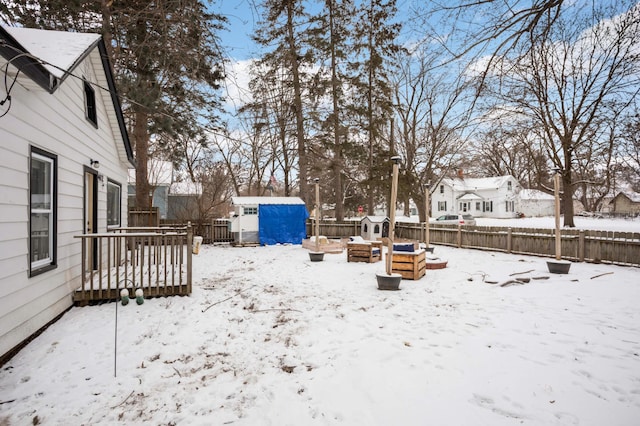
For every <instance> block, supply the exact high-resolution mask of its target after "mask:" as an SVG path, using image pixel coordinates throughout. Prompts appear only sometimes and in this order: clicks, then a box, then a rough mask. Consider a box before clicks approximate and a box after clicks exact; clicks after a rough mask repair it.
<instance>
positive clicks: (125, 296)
mask: <svg viewBox="0 0 640 426" xmlns="http://www.w3.org/2000/svg"><path fill="white" fill-rule="evenodd" d="M120 300H121V301H122V306H126V305H128V304H129V290H127V289H126V288H123V289H122V290H121V291H120Z"/></svg>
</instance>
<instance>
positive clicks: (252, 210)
mask: <svg viewBox="0 0 640 426" xmlns="http://www.w3.org/2000/svg"><path fill="white" fill-rule="evenodd" d="M242 214H243V215H245V216H257V215H258V208H257V207H255V206H251V207H249V206H245V207H243V208H242Z"/></svg>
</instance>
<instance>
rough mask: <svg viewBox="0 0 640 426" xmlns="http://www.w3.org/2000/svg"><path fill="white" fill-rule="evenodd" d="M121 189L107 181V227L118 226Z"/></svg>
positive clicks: (114, 183)
mask: <svg viewBox="0 0 640 426" xmlns="http://www.w3.org/2000/svg"><path fill="white" fill-rule="evenodd" d="M121 194H122V188H121V186H120V185H119V184H117V183H116V182H113V181H107V227H117V226H120V212H121V209H120V200H121V199H122V196H121Z"/></svg>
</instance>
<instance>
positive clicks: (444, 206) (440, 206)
mask: <svg viewBox="0 0 640 426" xmlns="http://www.w3.org/2000/svg"><path fill="white" fill-rule="evenodd" d="M438 211H439V212H446V211H447V202H446V201H438Z"/></svg>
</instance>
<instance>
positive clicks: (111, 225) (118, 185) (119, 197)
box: [106, 179, 122, 229]
mask: <svg viewBox="0 0 640 426" xmlns="http://www.w3.org/2000/svg"><path fill="white" fill-rule="evenodd" d="M109 185H112V186H115V187H116V188H118V193H119V194H118V195H119V196H118V198H117V200H118V223H117V224H109ZM106 221H107V229H113V228H118V227H120V226H122V184H120V183H119V182H117V181H115V180H112V179H107V218H106Z"/></svg>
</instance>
